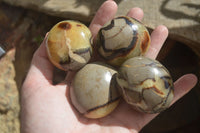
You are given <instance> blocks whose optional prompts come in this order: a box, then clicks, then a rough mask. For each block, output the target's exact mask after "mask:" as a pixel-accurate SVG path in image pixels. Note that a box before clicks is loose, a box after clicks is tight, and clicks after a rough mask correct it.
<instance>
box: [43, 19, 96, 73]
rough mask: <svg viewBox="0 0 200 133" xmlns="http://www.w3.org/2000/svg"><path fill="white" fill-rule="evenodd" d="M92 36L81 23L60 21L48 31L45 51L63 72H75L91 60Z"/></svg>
mask: <svg viewBox="0 0 200 133" xmlns="http://www.w3.org/2000/svg"><path fill="white" fill-rule="evenodd" d="M91 38H92V34H91V32H90V30H89V29H88V28H87V27H86V26H85V25H84V24H82V23H80V22H77V21H72V20H66V21H61V22H59V23H57V24H56V25H55V26H53V28H52V29H51V30H50V32H49V33H48V36H47V40H46V49H47V54H48V57H49V59H50V61H51V62H52V63H53V64H54V65H55V66H56V67H58V68H59V69H62V70H64V71H67V70H77V69H80V68H81V67H83V66H84V65H85V64H86V63H87V62H88V61H89V60H90V58H91V54H92V48H91Z"/></svg>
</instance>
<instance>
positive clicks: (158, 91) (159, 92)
mask: <svg viewBox="0 0 200 133" xmlns="http://www.w3.org/2000/svg"><path fill="white" fill-rule="evenodd" d="M147 89H152V90H154V91H155V92H157V93H158V94H161V95H164V93H163V92H162V91H160V90H159V89H158V88H157V87H156V86H155V85H154V86H152V87H147V88H144V89H143V91H144V90H147Z"/></svg>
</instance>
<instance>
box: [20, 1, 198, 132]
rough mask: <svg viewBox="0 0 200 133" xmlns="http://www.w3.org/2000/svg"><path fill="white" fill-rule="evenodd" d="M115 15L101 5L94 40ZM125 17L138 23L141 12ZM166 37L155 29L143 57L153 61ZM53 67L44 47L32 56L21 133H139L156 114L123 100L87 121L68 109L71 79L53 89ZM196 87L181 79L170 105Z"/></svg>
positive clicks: (135, 10)
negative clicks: (113, 107)
mask: <svg viewBox="0 0 200 133" xmlns="http://www.w3.org/2000/svg"><path fill="white" fill-rule="evenodd" d="M116 12H117V5H116V3H115V2H114V1H112V0H108V1H106V2H105V3H103V4H102V6H101V7H100V9H99V10H98V12H97V13H96V15H95V17H94V19H93V20H92V22H91V24H90V27H89V28H90V30H91V31H92V34H93V36H94V37H95V36H96V34H97V32H98V30H99V29H100V28H101V26H102V25H103V24H104V23H105V22H107V21H108V20H110V19H112V18H113V17H114V16H115V14H116ZM127 15H128V16H130V17H133V18H136V19H138V20H140V21H141V19H142V17H143V11H142V10H141V9H139V8H132V9H130V11H129V12H128V13H127ZM167 35H168V30H167V28H166V27H165V26H162V25H161V26H158V27H157V28H155V29H154V31H153V33H152V34H151V40H152V42H151V45H150V49H149V51H148V52H147V54H146V56H147V57H149V58H152V59H155V58H156V56H157V55H158V52H159V51H160V48H161V47H162V45H163V43H164V41H165V40H166V38H167ZM53 69H54V66H53V65H52V64H51V63H50V62H49V60H48V57H47V54H46V49H45V45H44V43H42V44H41V46H40V47H39V48H38V50H37V51H36V52H35V54H34V56H33V59H32V64H31V66H30V70H29V72H28V74H27V77H26V79H25V81H24V84H23V86H22V89H21V115H20V116H21V132H22V133H68V132H70V133H79V132H81V133H84V132H86V133H89V132H95V133H98V132H99V133H102V132H103V133H107V132H114V133H121V132H123V133H138V132H139V131H140V130H141V129H142V128H143V127H144V126H145V125H146V124H147V123H149V122H150V121H151V120H152V119H153V118H155V117H156V116H157V115H158V114H144V113H140V112H137V111H135V110H133V109H132V108H130V106H128V105H127V104H126V103H125V102H124V101H123V100H122V101H121V102H120V105H119V106H118V107H117V109H116V110H115V111H114V112H112V113H111V114H110V115H108V116H106V117H104V118H102V119H87V118H85V117H83V116H82V115H80V114H79V113H78V112H77V111H76V110H75V109H74V108H73V106H72V105H71V102H70V98H69V88H70V83H71V79H72V77H71V75H69V76H67V77H66V80H65V81H63V82H61V83H59V84H57V85H52V78H53ZM196 83H197V78H196V76H194V75H193V74H187V75H184V76H182V77H180V78H179V79H178V80H177V81H176V82H175V83H174V85H175V92H174V93H175V97H174V99H173V103H174V102H175V101H177V100H178V99H180V98H181V97H182V96H183V95H185V94H186V93H187V92H189V91H190V90H191V89H192V88H193V87H194V86H195V84H196Z"/></svg>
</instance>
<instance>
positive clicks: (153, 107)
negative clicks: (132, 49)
mask: <svg viewBox="0 0 200 133" xmlns="http://www.w3.org/2000/svg"><path fill="white" fill-rule="evenodd" d="M117 83H118V86H119V89H120V91H121V93H122V95H123V97H124V99H125V100H126V102H127V103H128V104H130V105H132V106H133V107H134V108H136V109H137V110H139V111H142V112H146V113H158V112H161V111H163V110H165V109H166V108H167V107H168V106H169V105H170V103H171V101H172V99H173V97H174V93H173V92H174V87H173V81H172V78H171V76H170V74H169V72H168V70H167V69H166V68H165V67H164V66H163V65H162V64H160V63H159V62H158V61H156V60H152V59H149V58H146V57H134V58H131V59H129V60H127V61H125V62H124V63H123V65H122V66H121V68H120V70H119V74H118V75H117Z"/></svg>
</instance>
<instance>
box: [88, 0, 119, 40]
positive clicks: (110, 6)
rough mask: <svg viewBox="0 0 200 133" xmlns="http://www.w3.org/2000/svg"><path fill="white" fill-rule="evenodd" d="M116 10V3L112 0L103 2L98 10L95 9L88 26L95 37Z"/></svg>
mask: <svg viewBox="0 0 200 133" xmlns="http://www.w3.org/2000/svg"><path fill="white" fill-rule="evenodd" d="M116 12H117V4H116V3H115V2H114V1H111V0H109V1H106V2H104V3H103V4H102V5H101V7H100V8H99V10H98V11H97V13H96V15H95V17H94V18H93V20H92V22H91V24H90V26H89V28H90V30H91V32H92V35H93V37H95V36H96V35H97V33H98V31H99V29H100V28H101V27H102V26H103V25H104V24H105V23H106V22H108V21H109V20H111V19H112V18H114V16H115V14H116Z"/></svg>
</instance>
